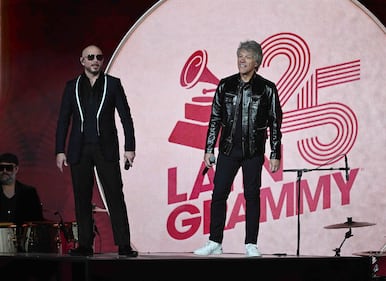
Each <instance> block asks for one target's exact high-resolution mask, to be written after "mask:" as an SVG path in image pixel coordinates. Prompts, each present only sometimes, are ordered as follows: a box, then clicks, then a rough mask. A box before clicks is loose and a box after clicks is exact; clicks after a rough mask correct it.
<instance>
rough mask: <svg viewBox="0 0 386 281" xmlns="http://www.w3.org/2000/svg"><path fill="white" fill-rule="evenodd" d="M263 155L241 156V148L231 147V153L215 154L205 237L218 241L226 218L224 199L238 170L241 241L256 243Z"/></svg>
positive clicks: (220, 241) (221, 235)
mask: <svg viewBox="0 0 386 281" xmlns="http://www.w3.org/2000/svg"><path fill="white" fill-rule="evenodd" d="M263 163H264V155H257V156H254V157H252V158H244V157H243V155H242V151H241V148H238V147H235V148H233V149H232V152H231V155H230V156H226V155H224V154H221V153H220V154H219V156H218V159H217V164H216V171H215V176H214V188H213V193H212V202H211V210H210V235H209V240H212V241H214V242H217V243H222V240H223V237H224V228H225V220H226V211H227V204H226V201H227V199H228V196H229V194H230V192H231V187H232V184H233V181H234V179H235V177H236V174H237V172H238V170H239V169H240V167H241V169H242V175H243V186H244V198H245V204H246V211H245V241H244V242H245V244H248V243H253V244H257V236H258V232H259V220H260V187H261V172H262V166H263Z"/></svg>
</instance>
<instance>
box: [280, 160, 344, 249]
mask: <svg viewBox="0 0 386 281" xmlns="http://www.w3.org/2000/svg"><path fill="white" fill-rule="evenodd" d="M339 156H341V155H339ZM335 170H339V171H341V170H343V171H346V170H347V168H346V167H345V168H332V167H331V168H320V167H318V168H314V169H284V170H283V172H296V173H297V177H296V186H297V212H298V218H297V219H298V220H297V247H296V255H297V256H299V245H300V183H301V179H302V175H303V173H306V172H312V171H335Z"/></svg>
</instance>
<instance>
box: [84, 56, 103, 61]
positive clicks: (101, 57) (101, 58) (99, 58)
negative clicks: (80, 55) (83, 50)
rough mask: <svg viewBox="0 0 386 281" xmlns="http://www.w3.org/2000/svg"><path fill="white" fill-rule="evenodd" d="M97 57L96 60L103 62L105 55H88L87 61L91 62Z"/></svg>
mask: <svg viewBox="0 0 386 281" xmlns="http://www.w3.org/2000/svg"><path fill="white" fill-rule="evenodd" d="M95 57H96V59H97V60H99V61H101V60H103V55H87V59H88V60H89V61H92V60H94V58H95Z"/></svg>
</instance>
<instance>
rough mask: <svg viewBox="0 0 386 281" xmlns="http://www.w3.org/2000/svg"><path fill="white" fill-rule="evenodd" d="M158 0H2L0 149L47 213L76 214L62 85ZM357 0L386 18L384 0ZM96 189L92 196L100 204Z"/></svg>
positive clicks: (106, 238)
mask: <svg viewBox="0 0 386 281" xmlns="http://www.w3.org/2000/svg"><path fill="white" fill-rule="evenodd" d="M208 1H209V0H208ZM156 2H158V1H155V0H140V1H124V0H58V1H52V0H2V1H1V53H0V56H1V57H0V59H1V77H0V79H1V88H0V89H1V92H0V152H5V151H10V152H14V153H16V154H17V155H18V156H19V159H20V166H21V167H20V172H19V176H18V178H19V179H20V180H21V181H23V182H25V183H27V184H31V185H34V186H35V187H36V188H37V189H38V192H39V194H40V197H41V200H42V202H43V208H44V214H45V217H46V218H47V219H50V220H53V221H57V220H58V219H59V218H58V215H55V212H59V213H60V214H61V216H62V217H63V219H64V220H65V221H67V222H71V221H74V220H75V218H74V211H73V195H72V190H71V189H69V188H68V187H69V186H71V183H70V174H69V169H66V171H65V172H64V174H61V173H60V172H59V171H58V169H57V168H56V165H55V155H54V140H55V139H54V135H55V127H56V118H57V114H58V110H59V103H60V98H61V94H62V91H63V87H64V84H65V82H66V81H67V80H69V79H70V78H73V77H75V76H77V75H78V74H79V73H80V71H81V70H82V69H81V65H80V63H79V56H80V52H81V50H82V49H83V48H84V47H85V46H87V45H89V44H91V43H92V44H96V45H99V46H100V47H101V48H102V50H103V51H104V54H105V56H106V59H105V63H106V64H107V63H108V62H109V60H110V58H111V56H112V54H113V52H114V50H115V49H116V48H117V46H118V44H119V43H120V41H121V39H122V38H123V37H124V35H125V34H126V33H127V32H128V31H129V29H130V28H131V27H132V26H133V24H134V23H135V22H136V21H137V20H138V19H139V18H140V17H141V15H143V14H144V13H145V12H146V11H147V10H148V9H149V8H150V7H152V6H153V5H154V4H155V3H156ZM360 2H362V3H363V4H364V5H365V6H366V7H367V8H368V9H369V10H370V11H372V12H373V14H374V15H376V16H377V17H378V18H379V19H380V20H381V22H383V24H385V18H386V16H385V0H366V1H364V0H363V1H360ZM156 47H157V46H154V48H156ZM139 145H140V144H139ZM95 191H96V192H94V197H95V200H94V203H95V204H96V205H99V206H102V202H101V199H100V196H99V193H98V192H97V189H95ZM144 200H145V199H144ZM144 204H146V202H145V201H144ZM129 219H130V214H129ZM95 220H96V225H97V227H98V230H99V233H100V237H97V240H96V247H97V248H96V251H98V250H101V251H103V252H107V251H115V250H116V248H115V247H114V245H113V241H112V233H111V228H110V225H109V219H108V216H107V214H106V213H96V214H95ZM132 231H135V229H133V230H132Z"/></svg>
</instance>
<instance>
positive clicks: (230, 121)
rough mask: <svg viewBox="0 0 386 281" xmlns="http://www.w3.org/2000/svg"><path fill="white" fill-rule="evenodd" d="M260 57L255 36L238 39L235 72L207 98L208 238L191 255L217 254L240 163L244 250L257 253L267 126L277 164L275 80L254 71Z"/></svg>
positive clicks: (273, 168)
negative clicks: (211, 180) (210, 176)
mask: <svg viewBox="0 0 386 281" xmlns="http://www.w3.org/2000/svg"><path fill="white" fill-rule="evenodd" d="M262 58H263V54H262V49H261V46H260V45H259V44H258V43H257V42H255V41H245V42H241V43H240V45H239V47H238V49H237V63H238V69H239V73H237V74H234V75H231V76H228V77H226V78H223V79H221V81H220V82H219V84H218V86H217V89H216V92H215V95H214V98H213V103H212V111H211V116H210V121H209V126H208V132H207V138H206V147H205V155H204V162H205V165H206V167H207V168H210V167H212V166H213V165H214V164H215V161H214V159H215V157H214V150H215V147H216V144H217V140H218V136H219V135H220V138H219V142H218V144H219V148H218V159H217V164H216V171H215V176H214V188H213V193H212V201H211V212H210V235H209V241H208V242H207V243H206V244H205V245H204V246H203V247H202V248H199V249H197V250H195V251H194V253H195V254H197V255H212V254H222V252H223V250H222V240H223V232H224V227H225V219H226V201H227V199H228V196H229V193H230V191H231V186H232V184H233V181H234V179H235V176H236V174H237V172H238V170H239V168H240V167H241V168H242V176H243V185H244V198H245V204H246V213H245V224H246V225H245V232H246V233H245V241H244V243H245V251H246V255H247V256H261V254H260V252H259V250H258V247H257V237H258V231H259V218H260V187H261V172H262V166H263V163H264V153H265V144H266V140H267V138H268V132H267V130H268V128H269V143H270V147H271V152H270V170H271V171H272V172H276V171H277V170H278V169H279V168H280V159H281V137H282V134H281V123H282V109H281V106H280V101H279V96H278V92H277V89H276V85H275V84H274V83H273V82H271V81H269V80H267V79H265V78H263V77H262V76H260V75H258V74H257V73H256V72H257V70H258V68H259V66H260V64H261V62H262ZM220 133H221V134H220Z"/></svg>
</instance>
